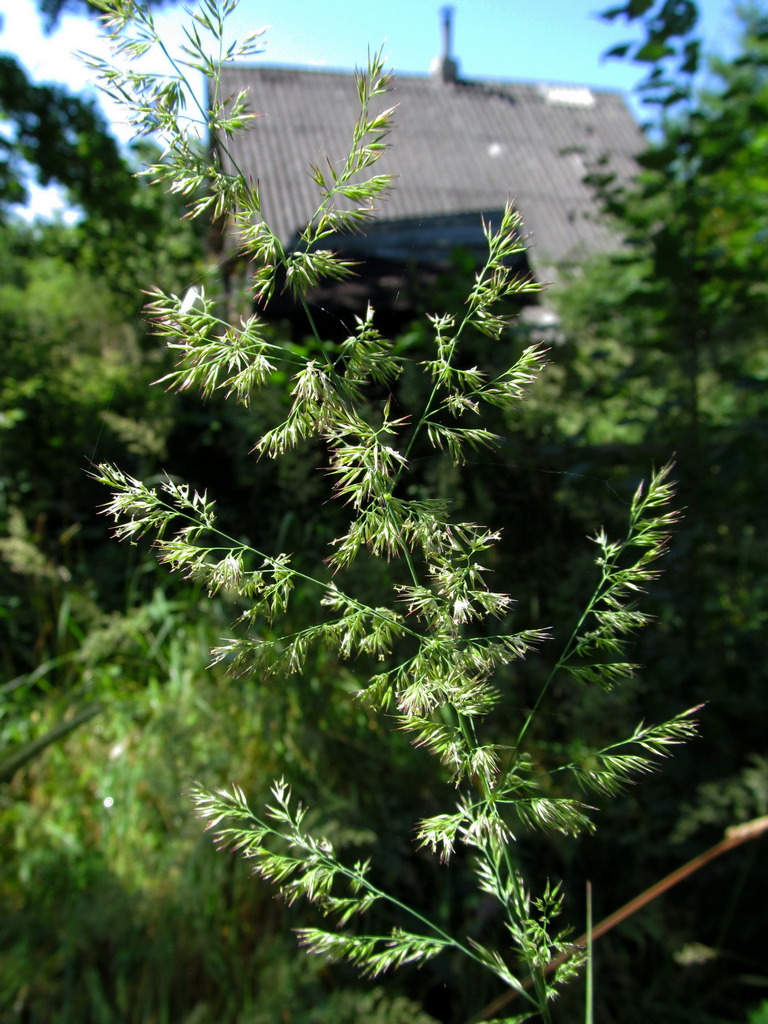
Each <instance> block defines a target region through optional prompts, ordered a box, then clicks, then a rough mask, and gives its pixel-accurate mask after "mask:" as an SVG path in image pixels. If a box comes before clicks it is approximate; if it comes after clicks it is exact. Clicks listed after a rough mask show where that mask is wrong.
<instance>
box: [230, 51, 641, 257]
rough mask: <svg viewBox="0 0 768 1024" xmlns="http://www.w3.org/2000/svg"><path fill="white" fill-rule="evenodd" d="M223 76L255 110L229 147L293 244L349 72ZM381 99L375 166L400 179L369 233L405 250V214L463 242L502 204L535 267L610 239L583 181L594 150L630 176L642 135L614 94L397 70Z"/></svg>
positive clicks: (337, 131) (342, 130)
mask: <svg viewBox="0 0 768 1024" xmlns="http://www.w3.org/2000/svg"><path fill="white" fill-rule="evenodd" d="M221 76H222V90H223V93H224V95H236V94H238V93H239V92H240V91H241V90H247V92H248V95H249V107H250V109H251V111H252V112H253V113H257V114H263V115H264V116H261V117H258V118H257V120H256V121H255V122H254V127H253V129H252V130H250V131H248V132H245V133H243V134H241V135H239V136H237V137H236V138H235V139H233V140H232V141H231V143H229V148H230V151H231V153H232V156H233V157H234V159H235V160H236V162H237V164H238V166H239V167H240V168H241V169H242V170H244V171H245V172H246V173H247V174H249V175H251V176H253V177H254V178H255V179H258V181H259V183H260V187H261V194H262V201H263V213H264V216H265V218H266V219H267V221H268V223H269V224H270V225H271V226H272V228H273V229H274V230H275V232H276V233H277V235H278V236H279V237H280V239H281V240H282V241H283V243H284V244H286V245H289V244H290V242H291V240H292V239H293V238H295V236H296V234H297V233H298V232H299V231H301V230H302V228H303V227H304V226H305V224H306V223H307V221H308V220H309V218H310V217H311V215H312V213H313V212H314V210H315V208H316V206H317V203H318V192H317V186H316V185H315V183H314V182H313V181H312V178H311V176H310V172H309V168H310V165H312V164H324V163H325V161H326V160H330V161H331V163H333V164H336V163H342V162H343V160H344V158H345V157H346V155H347V152H348V149H349V146H350V143H351V134H352V127H353V126H354V124H355V121H356V119H357V116H358V114H359V103H358V96H357V89H356V85H355V81H354V77H353V75H352V74H351V73H348V72H337V71H324V70H307V69H292V68H276V67H266V66H261V65H259V66H250V65H238V64H231V65H224V66H223V67H222V69H221ZM383 99H384V101H386V102H382V107H383V106H385V105H386V106H390V105H393V104H397V110H396V112H395V127H394V130H393V132H392V133H391V135H390V137H389V140H388V141H389V143H390V148H389V150H388V151H387V153H386V154H385V155H384V157H383V158H382V159H381V161H380V162H379V164H377V168H376V170H377V172H384V171H388V172H390V173H394V174H396V175H397V182H396V187H395V189H394V190H393V191H392V193H391V194H390V195H389V197H388V198H387V200H386V201H385V202H384V203H383V204H382V206H381V209H380V211H379V214H378V215H377V222H378V225H379V226H378V228H376V227H373V228H371V229H369V228H366V235H367V236H368V237H369V238H370V239H371V240H372V239H373V237H374V236H375V237H380V238H381V239H382V241H385V240H387V239H388V240H389V243H390V245H395V247H397V245H402V244H406V245H407V244H409V243H408V242H407V239H408V237H410V238H413V232H412V230H411V228H412V225H413V222H414V221H416V222H419V221H423V220H424V219H425V218H429V219H430V221H431V222H432V223H433V224H439V223H442V224H443V225H446V226H447V225H452V226H453V228H454V229H455V232H458V235H457V236H456V237H457V238H459V237H460V238H463V240H464V241H465V242H466V241H467V240H468V236H467V230H466V225H467V216H468V215H470V217H471V216H476V221H475V222H476V223H477V227H478V232H477V237H478V238H481V237H482V236H481V235H480V232H479V228H480V214H484V215H485V216H486V217H493V215H494V214H497V213H498V211H499V210H501V209H502V208H503V207H504V205H505V203H506V202H507V200H508V199H512V200H513V202H514V205H515V206H516V208H517V209H518V210H520V212H521V213H522V215H523V222H524V228H525V232H526V234H528V235H530V243H529V244H530V245H531V246H532V249H531V250H530V254H529V255H530V258H531V262H532V263H533V264H534V265H535V266H537V267H539V268H541V267H542V266H549V265H552V264H555V265H561V264H563V263H566V262H573V261H577V260H579V259H581V258H583V257H584V256H585V255H587V254H589V253H593V252H595V251H600V250H604V249H607V248H611V247H615V245H616V240H615V238H613V237H612V235H611V233H610V231H609V229H608V228H607V227H606V226H605V225H604V224H602V223H600V220H599V217H598V215H597V206H596V203H595V200H594V197H593V193H592V190H591V189H590V188H589V187H588V186H587V185H585V184H584V181H583V178H584V176H585V174H586V173H587V172H588V170H589V169H590V167H593V166H594V165H595V163H596V162H597V161H598V160H600V159H601V158H604V157H608V158H609V160H610V167H611V169H612V170H613V171H614V172H615V173H616V174H617V175H618V177H619V179H621V180H626V179H629V178H630V177H631V176H632V175H633V174H634V173H635V171H636V164H635V162H634V157H635V155H636V154H637V153H638V152H640V150H641V149H642V148H643V139H642V134H641V132H640V129H639V127H638V126H637V124H636V122H635V120H634V119H633V117H632V115H631V113H630V111H629V109H628V108H627V106H626V103H625V102H624V99H623V97H622V96H621V95H620V94H618V93H614V92H605V91H598V90H593V89H588V88H584V87H568V86H548V85H542V84H525V83H519V82H510V81H496V82H492V81H483V82H476V81H475V82H470V81H461V80H457V81H444V80H442V79H441V78H439V77H428V76H415V75H408V76H406V75H403V76H396V77H395V79H394V83H393V89H392V92H391V93H390V94H388V95H387V96H386V97H384V98H383ZM376 232H378V235H376ZM448 233H449V234H450V232H448ZM398 239H399V241H398ZM427 242H428V244H429V245H432V244H433V242H434V238H433V239H432V241H429V239H428V240H427ZM359 244H363V245H364V244H365V243H364V242H363V243H359ZM392 251H393V252H394V251H399V250H396V248H395V250H392Z"/></svg>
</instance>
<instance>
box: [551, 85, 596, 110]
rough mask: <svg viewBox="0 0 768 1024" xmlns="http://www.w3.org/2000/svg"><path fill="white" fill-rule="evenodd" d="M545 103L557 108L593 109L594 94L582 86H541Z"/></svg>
mask: <svg viewBox="0 0 768 1024" xmlns="http://www.w3.org/2000/svg"><path fill="white" fill-rule="evenodd" d="M539 91H540V92H541V95H542V96H543V97H544V100H545V102H547V103H550V104H551V105H552V106H558V107H594V105H595V94H594V93H593V92H592V90H591V89H587V88H585V87H584V86H572V85H541V86H539Z"/></svg>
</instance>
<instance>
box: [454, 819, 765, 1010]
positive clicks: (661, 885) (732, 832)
mask: <svg viewBox="0 0 768 1024" xmlns="http://www.w3.org/2000/svg"><path fill="white" fill-rule="evenodd" d="M766 831H768V815H765V817H762V818H753V820H752V821H746V822H744V824H743V825H732V826H731V827H730V828H729V829H726V832H725V838H724V839H721V840H720V842H719V843H715V845H714V846H710V848H709V849H708V850H705V851H704V853H700V854H699V855H698V857H694V858H693V860H689V861H688V863H687V864H683V866H682V867H680V868H677V869H676V870H675V871H673V872H672V873H671V874H669V875H667V876H666V877H665V878H662V879H661V880H660V881H658V882H656V883H655V884H654V885H652V886H650V888H648V889H646V890H645V891H644V892H641V893H640V895H639V896H635V898H634V899H633V900H630V901H629V903H625V904H624V906H623V907H620V908H619V909H618V910H616V911H614V912H613V913H612V914H609V915H608V917H606V918H603V920H602V921H601V922H600V923H599V924H597V925H595V927H594V928H593V929H592V941H593V942H594V940H595V939H599V938H600V936H601V935H605V933H606V932H609V931H610V930H611V928H615V927H616V925H617V924H620V923H621V922H622V921H624V920H626V919H627V918H628V917H631V916H632V914H634V913H635V912H636V911H638V910H640V908H641V907H644V906H645V905H646V903H650V902H651V900H655V899H656V897H657V896H660V895H661V894H662V893H663V892H666V891H667V889H671V888H672V886H673V885H677V883H678V882H682V881H683V879H684V878H687V877H688V875H692V874H693V873H694V871H698V870H699V868H702V867H704V865H705V864H708V863H709V861H711V860H714V859H715V858H716V857H719V856H720V855H721V854H723V853H726V852H727V851H728V850H732V849H733V848H734V847H735V846H740V845H741V844H742V843H745V842H747V840H749V839H756V838H757V837H758V836H760V835H762V834H763V832H766ZM587 939H588V935H587V933H585V934H584V935H581V936H580V937H579V938H578V939H576V941H575V942H574V943H573V946H574V949H576V948H578V947H579V946H583V945H584V944H585V943H586V941H587ZM571 955H572V954H571V953H570V952H568V951H566V952H565V953H561V954H560V955H559V956H557V957H555V959H554V960H550V962H549V963H548V964H547V966H546V968H545V972H544V973H545V974H551V973H552V971H554V970H555V968H556V967H559V965H560V964H561V963H563V961H564V960H567V959H568V957H569V956H571ZM530 985H531V980H530V979H528V980H527V981H526V982H524V983H523V987H524V988H529V987H530ZM517 994H518V993H517V992H516V991H515V990H514V989H510V990H509V991H508V992H505V993H504V994H503V995H501V996H499V997H498V998H497V999H494V1001H493V1002H492V1003H489V1004H488V1005H487V1006H486V1007H485V1008H484V1009H483V1010H481V1011H480V1013H479V1014H478V1015H477V1016H476V1017H473V1018H472V1021H471V1022H469V1024H476V1022H477V1021H482V1020H488V1018H489V1017H492V1016H494V1015H495V1014H496V1013H497V1012H498V1011H499V1010H500V1009H501V1008H502V1007H503V1006H506V1004H507V1003H509V1002H511V1001H512V1000H513V999H514V998H515V996H516V995H517Z"/></svg>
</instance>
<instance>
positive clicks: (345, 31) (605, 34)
mask: <svg viewBox="0 0 768 1024" xmlns="http://www.w3.org/2000/svg"><path fill="white" fill-rule="evenodd" d="M615 2H616V0H615ZM441 6H442V2H441V0H241V2H240V5H239V7H238V10H237V13H236V15H235V17H234V19H233V23H232V24H233V31H234V32H235V33H236V34H243V33H245V32H247V31H251V30H253V29H256V28H261V27H266V28H267V31H266V33H265V37H264V38H265V43H266V47H265V51H264V53H263V54H262V55H261V56H260V57H258V58H257V59H258V60H259V61H261V62H264V63H268V64H293V65H314V66H317V67H329V68H353V67H355V66H356V65H361V64H364V63H365V60H366V54H367V52H368V48H369V47H370V48H372V49H377V48H378V47H380V46H382V45H383V46H384V48H385V52H386V53H387V54H388V55H389V63H390V65H391V66H392V67H393V68H394V69H395V71H400V72H403V73H406V72H416V73H427V72H428V70H429V65H430V62H431V60H432V58H433V57H435V56H437V54H438V52H439V50H440V45H441V44H440V17H439V10H440V8H441ZM452 6H453V7H454V9H455V14H454V33H453V40H454V45H453V51H454V56H455V57H456V58H457V59H458V61H459V67H460V71H461V74H462V75H464V76H465V77H468V78H510V79H519V80H523V81H544V82H551V83H555V82H563V83H568V84H579V85H590V86H593V87H599V88H605V89H618V90H622V91H624V92H625V93H626V94H627V95H628V96H629V95H630V94H631V92H632V90H633V88H634V86H635V85H636V84H637V82H638V81H639V79H640V77H641V73H642V72H641V69H640V68H639V67H637V66H636V65H632V64H630V63H628V62H625V61H617V60H604V59H603V58H602V54H603V53H604V52H605V51H606V50H607V49H608V48H609V47H611V46H613V45H615V44H616V43H618V42H622V41H625V40H626V39H628V38H631V37H632V35H633V31H636V30H635V29H634V28H629V29H628V27H627V26H626V25H625V24H623V23H622V22H620V21H618V20H617V21H614V22H612V23H605V22H602V21H601V20H600V19H599V18H598V17H597V13H596V12H599V11H600V10H602V9H603V8H605V7H606V6H609V0H453V3H452ZM733 6H734V5H733V2H732V0H700V2H699V7H700V9H701V12H702V21H701V35H702V36H703V38H704V40H705V44H706V46H707V48H708V49H709V50H714V51H716V52H728V51H729V50H731V49H732V48H733V45H734V41H735V38H736V34H737V32H736V23H735V21H734V19H733V17H732V14H731V11H732V8H733ZM0 16H1V17H2V22H3V26H2V31H1V32H0V49H2V50H4V51H6V52H11V53H14V54H16V55H17V56H18V57H19V59H20V60H21V61H22V63H23V64H24V65H25V66H26V67H27V69H28V71H29V73H30V74H31V75H32V77H33V78H34V79H35V80H37V81H57V82H61V83H65V84H67V85H68V86H70V88H72V89H75V90H82V89H87V88H88V75H87V72H86V71H85V69H84V68H83V67H82V65H80V64H79V62H78V61H77V60H76V58H75V57H74V56H72V51H73V50H77V49H80V50H87V51H89V52H94V53H95V52H101V53H103V52H104V47H103V45H102V42H101V40H100V38H99V32H98V28H97V25H96V23H95V22H94V21H93V20H91V19H87V18H85V17H77V16H73V15H68V16H66V17H65V18H64V19H63V21H62V23H61V25H60V27H59V29H58V30H57V31H56V32H55V33H54V34H53V35H52V36H50V37H45V36H44V35H43V33H42V31H41V24H40V18H39V16H38V15H37V12H36V7H35V4H34V2H33V0H0ZM182 16H183V6H182V5H181V4H176V5H173V6H172V7H171V8H169V9H168V10H167V11H161V12H160V13H159V14H158V15H157V21H158V23H159V24H161V25H162V26H163V27H164V30H165V32H166V33H167V36H168V38H169V39H173V38H178V33H179V28H178V26H179V22H180V19H181V17H182ZM107 114H108V116H110V117H116V116H117V114H116V112H114V111H112V110H109V109H108V108H107ZM118 134H123V135H124V134H125V133H124V132H123V133H121V132H120V130H119V128H118Z"/></svg>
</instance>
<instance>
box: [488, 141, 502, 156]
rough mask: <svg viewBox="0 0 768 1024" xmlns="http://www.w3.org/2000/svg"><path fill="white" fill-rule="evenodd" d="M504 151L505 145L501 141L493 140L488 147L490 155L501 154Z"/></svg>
mask: <svg viewBox="0 0 768 1024" xmlns="http://www.w3.org/2000/svg"><path fill="white" fill-rule="evenodd" d="M503 152H504V147H503V146H502V144H501V143H500V142H492V143H491V144H490V146H489V147H488V156H501V154H502V153H503Z"/></svg>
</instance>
